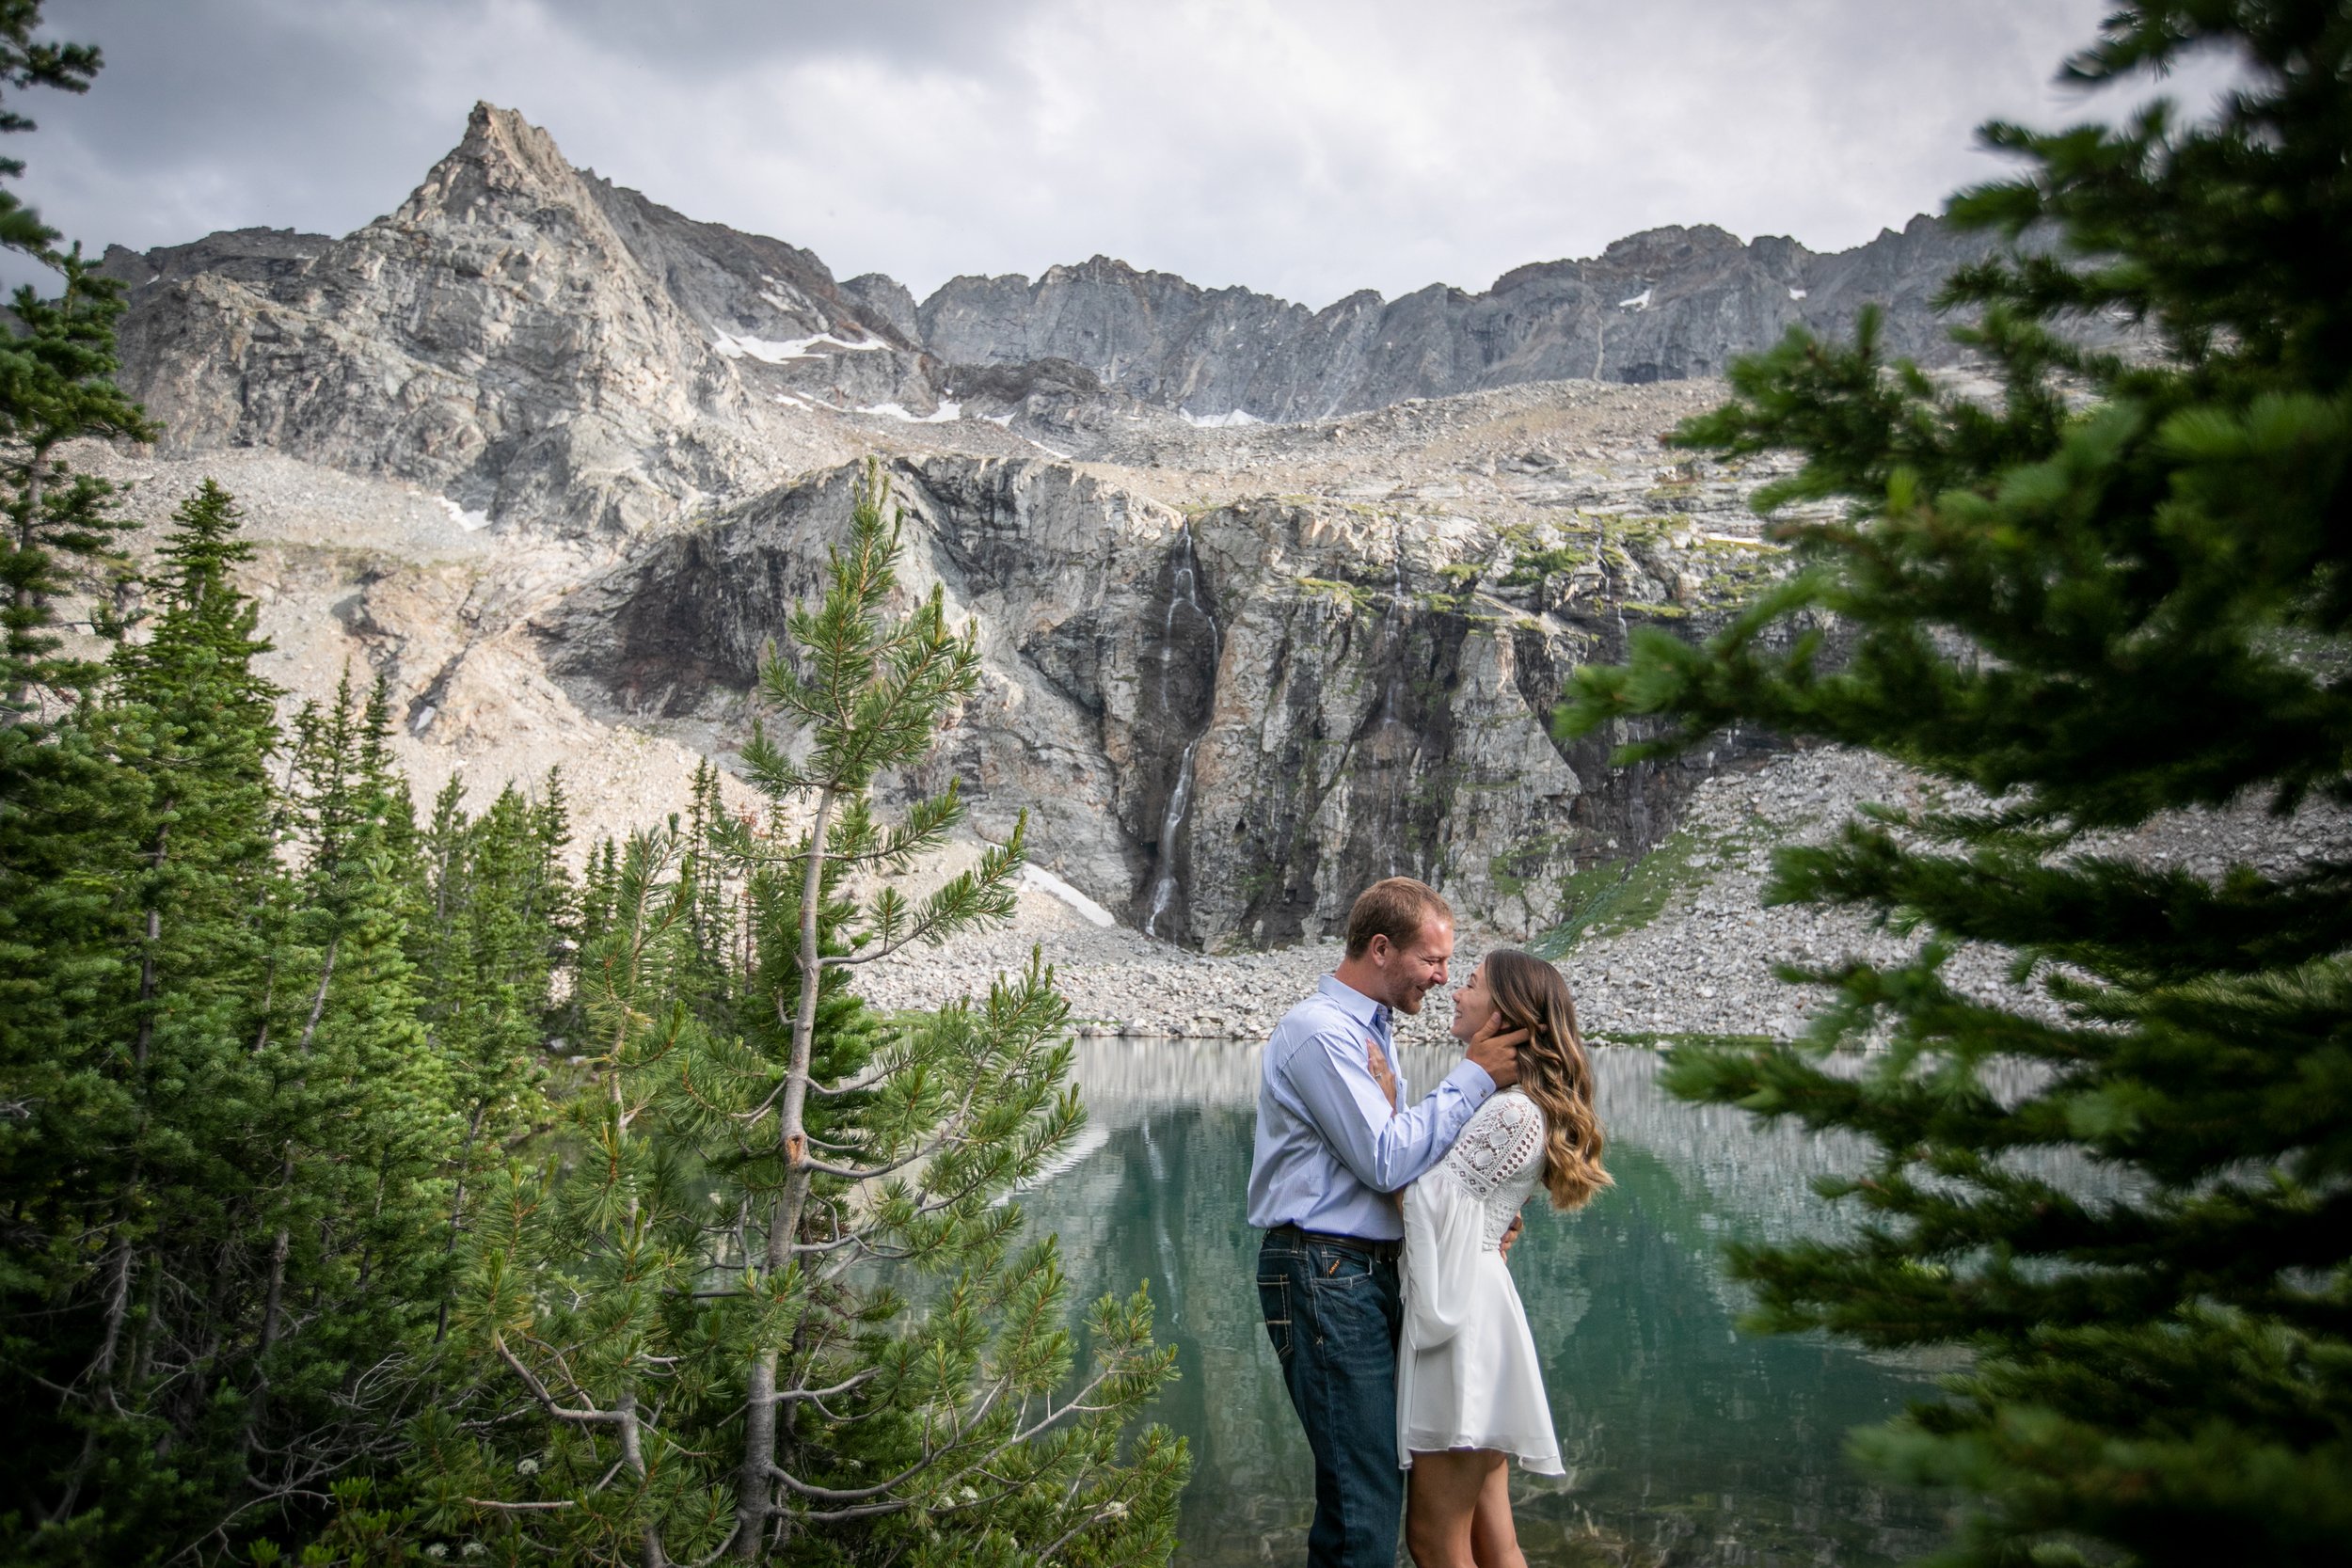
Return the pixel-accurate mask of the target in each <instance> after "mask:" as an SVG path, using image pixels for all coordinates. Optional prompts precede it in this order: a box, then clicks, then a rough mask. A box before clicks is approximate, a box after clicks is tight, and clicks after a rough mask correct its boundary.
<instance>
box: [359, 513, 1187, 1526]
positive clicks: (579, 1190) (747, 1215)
mask: <svg viewBox="0 0 2352 1568" xmlns="http://www.w3.org/2000/svg"><path fill="white" fill-rule="evenodd" d="M885 505H886V496H885V494H884V492H883V490H882V482H881V480H880V477H879V475H878V474H877V473H873V472H869V475H868V479H867V483H866V488H865V489H864V490H863V491H862V492H861V494H860V496H859V499H858V503H857V506H856V510H855V515H854V517H853V519H852V523H851V527H850V536H849V538H848V540H847V542H846V543H845V544H844V545H843V546H841V547H840V548H839V549H838V550H837V551H836V552H835V553H834V559H833V566H832V572H831V577H830V580H829V583H828V586H827V589H826V593H825V595H824V598H823V601H822V602H821V604H819V605H818V606H817V607H816V608H814V609H810V610H801V611H798V612H796V613H795V614H794V615H793V617H792V620H791V623H790V632H791V638H792V641H793V643H794V644H795V646H796V655H795V656H794V657H790V658H787V657H785V656H781V655H777V654H775V653H773V652H771V655H770V656H769V657H768V658H767V660H766V661H765V663H764V665H763V668H762V672H761V690H762V692H763V694H764V695H765V696H766V697H767V699H768V700H769V702H770V703H771V705H773V706H774V707H775V708H776V709H778V710H779V711H780V712H781V713H782V714H783V715H784V717H785V718H786V719H787V720H788V721H791V722H792V723H793V724H794V725H795V727H796V728H799V729H801V730H802V731H803V733H804V735H805V737H806V739H807V742H808V744H807V747H806V750H805V752H804V753H799V754H798V757H797V760H796V754H795V753H794V752H787V751H786V750H785V749H784V748H783V747H782V746H779V745H777V744H775V743H773V742H772V741H771V740H770V739H768V738H767V737H765V736H760V735H757V734H755V736H754V738H753V741H752V743H751V744H750V745H749V746H747V747H746V749H745V752H744V755H745V760H746V761H747V762H748V763H749V764H750V772H751V779H752V783H753V784H755V786H756V787H757V788H758V789H759V790H760V791H761V792H762V793H763V794H765V795H766V796H767V797H768V798H769V801H770V805H771V810H770V811H769V812H768V814H767V818H766V823H765V825H761V826H756V827H755V825H751V824H745V823H743V822H740V821H732V820H729V819H725V818H723V814H722V812H721V810H720V802H719V800H718V796H717V788H716V781H715V778H713V779H707V780H706V781H704V787H702V788H701V789H698V791H697V796H698V799H697V800H696V802H695V814H694V823H693V832H692V833H691V841H690V842H688V843H684V844H681V843H680V842H679V840H680V835H679V833H678V832H677V831H676V829H675V826H673V827H672V828H671V829H669V830H666V831H663V832H656V833H651V834H641V835H638V836H637V837H635V838H633V839H631V840H630V841H629V843H628V846H627V847H626V849H625V850H624V851H622V852H621V853H620V854H618V855H617V856H608V855H601V854H600V855H599V856H597V857H596V858H595V860H594V862H592V865H593V870H592V875H591V878H590V887H589V890H588V897H587V899H586V909H585V911H584V918H583V922H582V925H583V930H584V933H585V938H586V940H585V942H584V950H583V953H582V956H581V962H580V981H579V985H580V996H579V1005H580V1012H581V1014H582V1016H583V1020H584V1023H585V1030H584V1034H583V1037H582V1042H581V1043H582V1044H583V1046H584V1049H585V1052H586V1053H587V1055H588V1059H589V1061H590V1063H591V1064H592V1070H593V1075H594V1081H593V1084H592V1085H591V1089H592V1092H589V1093H585V1094H583V1095H581V1096H580V1097H579V1099H578V1100H576V1101H574V1105H573V1108H574V1112H575V1117H574V1119H573V1122H572V1124H571V1130H570V1133H569V1136H568V1138H567V1139H565V1140H564V1143H563V1145H562V1146H561V1147H560V1148H559V1150H557V1151H551V1152H550V1153H549V1155H548V1158H547V1160H546V1161H545V1163H544V1164H541V1165H539V1166H537V1167H535V1168H529V1169H516V1170H515V1171H513V1172H512V1173H511V1174H510V1175H509V1176H508V1178H507V1179H506V1180H504V1181H503V1182H501V1183H499V1184H497V1185H495V1186H492V1187H487V1188H485V1193H484V1198H483V1201H482V1203H481V1205H480V1206H479V1208H478V1209H477V1210H476V1211H475V1212H474V1214H473V1217H472V1218H471V1219H470V1220H469V1226H470V1227H471V1233H472V1236H473V1238H474V1243H475V1244H474V1247H473V1249H472V1253H471V1258H470V1262H471V1272H470V1275H469V1281H468V1285H467V1288H466V1289H465V1290H464V1291H462V1292H461V1295H460V1299H459V1304H458V1307H456V1309H455V1310H454V1311H453V1313H452V1333H453V1337H454V1338H456V1340H457V1342H458V1344H459V1346H460V1348H462V1349H463V1350H465V1351H468V1352H470V1353H471V1354H472V1355H473V1357H474V1364H475V1366H476V1368H477V1369H478V1376H477V1381H476V1382H474V1384H473V1385H472V1386H470V1387H469V1388H467V1389H465V1390H463V1391H462V1393H461V1394H459V1395H456V1396H454V1397H453V1399H452V1400H451V1402H450V1403H449V1407H448V1408H447V1409H445V1410H442V1411H437V1412H435V1413H434V1414H432V1415H430V1416H428V1417H427V1418H424V1419H422V1420H421V1421H420V1422H419V1423H418V1425H417V1429H416V1433H417V1445H418V1446H417V1455H416V1463H415V1464H414V1465H412V1466H411V1468H410V1472H409V1478H408V1479H409V1484H410V1487H411V1495H412V1496H413V1497H415V1498H416V1501H415V1502H414V1504H413V1505H406V1506H404V1507H403V1508H402V1509H399V1510H389V1509H385V1510H375V1511H371V1510H369V1509H368V1508H365V1507H361V1506H353V1507H349V1508H347V1509H346V1511H345V1513H344V1515H343V1517H342V1520H340V1521H339V1522H338V1533H337V1536H336V1537H335V1540H336V1543H337V1544H338V1546H339V1548H340V1549H342V1550H346V1551H348V1552H349V1553H351V1554H352V1555H353V1556H354V1557H355V1558H357V1557H360V1556H363V1555H365V1553H367V1552H369V1551H382V1552H386V1553H389V1552H392V1551H395V1550H397V1549H400V1548H401V1547H402V1544H403V1543H408V1544H413V1543H414V1542H415V1540H416V1539H417V1537H418V1536H420V1535H421V1536H423V1537H425V1538H426V1541H427V1546H426V1549H431V1547H432V1546H435V1545H437V1546H439V1547H440V1548H441V1549H442V1550H443V1551H444V1552H446V1551H448V1550H449V1549H450V1548H451V1547H452V1545H453V1544H454V1546H455V1549H456V1550H457V1551H458V1552H459V1553H460V1554H463V1553H465V1552H468V1551H472V1552H474V1553H475V1554H476V1555H477V1556H478V1557H480V1558H483V1559H486V1560H489V1561H492V1562H501V1563H503V1562H514V1563H522V1562H533V1563H535V1562H548V1561H562V1562H630V1563H638V1564H644V1565H646V1568H659V1565H660V1564H663V1563H668V1562H676V1561H692V1562H701V1563H707V1562H709V1561H712V1560H715V1559H716V1558H717V1557H719V1556H721V1555H725V1556H729V1557H732V1558H735V1559H738V1560H743V1561H749V1562H766V1561H778V1560H782V1561H793V1562H811V1563H818V1562H837V1563H851V1562H874V1563H885V1562H898V1563H906V1564H911V1565H913V1564H938V1565H940V1568H945V1565H946V1564H950V1563H954V1564H964V1563H980V1564H1003V1565H1007V1568H1009V1565H1011V1564H1016V1563H1033V1562H1047V1561H1052V1562H1062V1563H1073V1564H1091V1563H1112V1562H1118V1563H1129V1562H1157V1561H1162V1560H1166V1558H1167V1556H1168V1552H1169V1550H1170V1549H1171V1547H1172V1544H1173V1542H1172V1535H1171V1528H1172V1524H1173V1512H1174V1501H1175V1495H1176V1491H1177V1489H1178V1487H1179V1486H1180V1485H1181V1484H1182V1481H1183V1476H1184V1467H1185V1465H1184V1451H1183V1449H1182V1446H1181V1445H1180V1444H1176V1443H1173V1442H1171V1441H1169V1440H1168V1438H1167V1436H1166V1434H1165V1433H1162V1432H1161V1431H1159V1430H1158V1429H1152V1430H1151V1431H1148V1432H1146V1433H1143V1434H1141V1435H1140V1436H1139V1437H1136V1438H1135V1439H1133V1440H1132V1441H1130V1440H1128V1439H1127V1438H1126V1436H1125V1428H1126V1426H1127V1425H1128V1424H1129V1422H1130V1421H1131V1420H1132V1419H1133V1418H1134V1417H1135V1415H1136V1412H1137V1411H1138V1410H1139V1408H1140V1407H1141V1405H1142V1404H1143V1403H1144V1402H1145V1401H1146V1400H1148V1399H1149V1398H1150V1396H1151V1394H1152V1391H1153V1390H1154V1389H1156V1388H1157V1387H1158V1386H1160V1384H1161V1383H1162V1382H1164V1381H1165V1380H1166V1379H1167V1378H1168V1376H1169V1375H1171V1371H1172V1359H1171V1353H1169V1352H1168V1351H1166V1350H1164V1349H1161V1348H1158V1347H1156V1346H1154V1345H1153V1343H1152V1329H1151V1311H1150V1306H1149V1303H1148V1302H1147V1301H1146V1300H1145V1299H1144V1298H1143V1296H1142V1295H1141V1293H1140V1292H1138V1293H1137V1294H1136V1296H1135V1297H1134V1298H1132V1299H1130V1300H1128V1301H1126V1302H1124V1303H1121V1302H1119V1301H1117V1300H1115V1299H1112V1298H1108V1297H1105V1298H1104V1299H1103V1300H1102V1301H1100V1302H1098V1303H1097V1304H1096V1305H1095V1307H1094V1308H1093V1311H1092V1312H1091V1314H1090V1315H1089V1319H1088V1323H1087V1327H1088V1338H1089V1341H1090V1343H1089V1347H1088V1349H1089V1360H1090V1365H1088V1366H1086V1367H1085V1368H1084V1369H1083V1370H1081V1369H1080V1367H1079V1366H1078V1360H1079V1357H1078V1347H1077V1345H1076V1343H1075V1341H1074V1339H1073V1336H1072V1335H1071V1333H1070V1332H1069V1330H1068V1328H1067V1327H1066V1326H1065V1325H1064V1318H1065V1315H1066V1308H1067V1292H1068V1285H1067V1281H1066V1279H1065V1277H1064V1275H1063V1274H1062V1272H1061V1268H1060V1262H1059V1259H1058V1256H1057V1249H1056V1246H1055V1243H1054V1241H1053V1239H1052V1238H1051V1237H1046V1238H1043V1239H1041V1240H1038V1241H1034V1242H1028V1243H1023V1242H1022V1241H1021V1239H1020V1234H1019V1232H1020V1227H1021V1211H1020V1209H1019V1207H1018V1206H1017V1205H1016V1204H1013V1203H1011V1202H1009V1201H1006V1200H1007V1198H1008V1197H1009V1196H1010V1195H1011V1194H1012V1193H1013V1192H1014V1191H1015V1190H1016V1189H1017V1188H1018V1187H1019V1186H1020V1185H1021V1184H1022V1183H1023V1182H1025V1181H1026V1180H1032V1179H1034V1178H1035V1177H1037V1176H1038V1175H1039V1174H1040V1173H1041V1171H1042V1170H1043V1169H1044V1168H1045V1165H1046V1164H1047V1162H1049V1161H1050V1160H1051V1159H1052V1158H1053V1157H1054V1155H1055V1153H1056V1152H1057V1150H1059V1149H1062V1148H1066V1147H1067V1145H1068V1143H1069V1141H1070V1139H1071V1138H1072V1137H1073V1135H1074V1134H1075V1133H1076V1132H1077V1131H1078V1128H1079V1124H1080V1119H1081V1113H1080V1110H1079V1107H1078V1103H1077V1100H1076V1097H1075V1095H1074V1093H1073V1091H1072V1090H1071V1089H1070V1087H1069V1086H1068V1084H1067V1078H1068V1073H1069V1068H1070V1048H1069V1045H1068V1043H1067V1040H1066V1037H1065V1035H1064V1032H1063V1029H1062V1023H1063V1020H1064V1016H1065V1008H1064V1006H1063V1003H1062V1001H1061V999H1060V997H1059V995H1058V994H1057V992H1056V991H1055V990H1054V989H1053V985H1052V979H1051V976H1050V974H1048V973H1047V972H1046V971H1044V970H1043V969H1042V968H1041V967H1039V966H1036V965H1034V964H1033V965H1032V966H1031V968H1030V969H1029V970H1028V971H1027V972H1026V973H1025V974H1022V975H1019V976H1013V977H1009V978H1005V979H1002V980H1000V981H999V982H998V983H997V984H996V986H995V987H994V988H993V989H992V990H991V991H990V993H989V995H988V996H987V997H986V998H985V999H984V1000H978V1001H972V1002H967V1003H963V1004H961V1005H958V1006H952V1007H949V1008H947V1009H946V1010H944V1011H942V1012H940V1013H938V1014H936V1015H930V1016H919V1017H915V1018H911V1019H907V1020H902V1021H890V1020H884V1019H882V1018H881V1017H878V1016H877V1015H875V1014H874V1013H872V1012H871V1011H869V1010H868V1009H867V1008H866V1006H865V1005H864V1004H863V1003H862V1002H860V1001H859V999H858V998H857V996H856V995H855V994H854V992H853V990H851V988H850V976H851V974H853V972H854V971H855V969H856V968H857V967H858V966H859V965H861V964H864V963H866V962H870V961H872V960H873V959H875V958H882V957H883V956H885V955H887V954H889V953H892V952H895V951H897V950H898V949H900V948H902V947H904V946H906V945H907V944H908V943H910V942H938V941H941V940H943V939H946V938H948V937H950V936H952V935H953V934H955V933H956V932H958V931H961V930H964V929H968V928H970V927H972V926H974V925H975V924H976V923H977V922H980V921H983V920H987V919H992V918H998V917H1001V916H1002V915H1003V914H1004V913H1005V912H1007V911H1008V910H1009V906H1010V901H1011V896H1012V892H1011V879H1012V878H1013V876H1014V875H1015V874H1016V873H1017V871H1018V869H1019V865H1020V856H1021V847H1020V844H1019V842H1018V838H1017V836H1016V840H1015V842H1013V843H1012V844H1010V845H1009V846H1006V847H1001V848H995V849H991V850H990V851H988V852H987V853H986V854H984V855H983V857H982V858H981V860H980V862H979V863H978V864H977V866H976V867H974V868H973V869H971V870H969V871H966V872H964V873H962V874H961V875H959V876H957V877H954V878H952V879H949V880H948V881H946V883H945V884H943V885H942V886H940V887H939V888H937V889H936V890H934V891H933V892H931V893H930V894H928V895H924V896H922V897H919V898H910V897H908V896H907V895H904V894H903V893H901V892H900V891H899V889H898V886H897V885H896V879H898V877H899V875H900V874H902V873H904V872H905V871H906V870H907V869H908V868H909V866H910V864H911V863H912V862H913V860H914V858H915V857H916V856H918V855H920V854H921V853H923V852H924V851H926V850H929V849H932V848H935V847H938V846H939V845H940V844H941V843H942V842H943V840H944V838H945V835H946V833H947V832H948V831H949V830H950V829H951V828H952V827H953V826H954V825H955V823H956V821H957V820H958V818H959V816H960V808H959V804H958V801H957V799H956V796H955V793H954V791H953V789H952V788H951V789H950V790H949V791H948V792H947V793H946V794H944V795H941V796H936V797H930V798H928V799H924V800H918V801H916V802H915V803H914V804H913V805H912V806H910V807H909V808H908V810H907V812H906V814H905V816H904V817H903V819H902V820H900V821H899V822H898V823H897V824H895V825H893V824H885V823H884V822H883V821H882V820H881V819H880V818H879V817H878V816H877V815H876V814H875V812H874V810H873V807H872V803H871V793H872V790H873V787H874V784H875V782H876V780H877V777H878V776H879V775H882V774H883V773H885V772H887V771H891V770H898V769H905V768H910V767H912V766H913V765H914V764H915V763H917V762H919V761H920V760H921V758H922V757H923V756H924V755H925V754H926V753H927V752H929V751H930V747H931V744H932V741H933V736H934V733H935V730H936V728H937V726H938V724H939V723H940V721H941V720H942V719H943V718H944V717H945V716H946V713H947V712H948V711H949V709H950V708H951V707H952V705H954V704H956V703H957V702H959V701H961V699H962V698H963V697H964V696H966V695H967V694H968V693H969V692H970V691H971V690H972V689H973V687H974V684H975V682H976V679H977V670H978V659H977V650H976V648H975V646H974V644H973V641H972V640H971V638H970V637H969V636H968V635H967V636H964V637H957V636H955V635H954V634H953V633H951V632H950V631H949V629H948V627H947V625H946V613H945V610H944V609H943V607H942V601H941V598H940V595H939V594H938V593H937V592H936V591H934V592H933V593H932V594H930V597H928V598H927V599H924V600H922V601H919V602H918V603H917V604H916V605H915V606H914V608H913V610H912V611H911V612H910V613H907V614H905V615H904V616H901V617H894V616H893V615H892V614H891V613H890V612H889V607H890V604H891V601H892V599H893V597H894V594H896V591H897V582H896V577H895V573H894V569H893V568H894V562H896V559H897V557H898V534H897V530H896V528H895V527H894V526H893V525H892V524H890V523H887V522H885V520H884V515H883V509H884V506H885ZM756 822H757V819H756V818H755V823H756ZM721 861H723V862H724V863H725V864H726V868H727V870H726V874H725V875H724V876H722V875H721V870H720V865H719V862H721ZM738 926H740V927H742V928H744V929H745V931H746V932H747V934H748V941H747V942H745V943H744V944H743V948H742V950H740V951H739V952H738V951H737V950H736V949H735V947H734V944H733V943H732V942H730V941H729V940H727V939H726V938H725V937H724V936H723V934H722V933H723V931H726V930H732V929H734V928H736V927H738ZM371 1532H374V1533H371ZM453 1538H454V1540H453Z"/></svg>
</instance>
